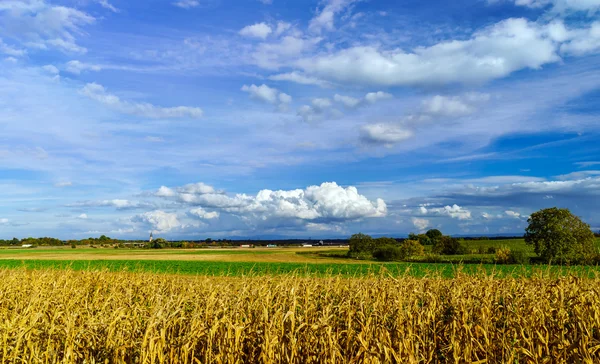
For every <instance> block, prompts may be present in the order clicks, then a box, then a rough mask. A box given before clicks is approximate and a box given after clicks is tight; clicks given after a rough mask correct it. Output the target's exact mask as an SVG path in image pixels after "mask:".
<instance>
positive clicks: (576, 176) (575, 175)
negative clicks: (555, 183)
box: [556, 170, 600, 181]
mask: <svg viewBox="0 0 600 364" xmlns="http://www.w3.org/2000/svg"><path fill="white" fill-rule="evenodd" d="M593 176H600V171H597V170H590V171H578V172H572V173H568V174H561V175H560V176H556V178H557V179H558V180H561V181H567V180H581V179H585V178H587V177H593Z"/></svg>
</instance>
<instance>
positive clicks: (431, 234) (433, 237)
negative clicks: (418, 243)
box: [425, 229, 443, 242]
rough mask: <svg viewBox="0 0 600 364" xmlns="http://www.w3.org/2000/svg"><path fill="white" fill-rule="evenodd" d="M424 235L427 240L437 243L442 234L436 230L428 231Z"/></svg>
mask: <svg viewBox="0 0 600 364" xmlns="http://www.w3.org/2000/svg"><path fill="white" fill-rule="evenodd" d="M425 235H427V237H428V238H429V240H431V241H433V242H436V241H438V240H439V239H441V237H442V236H443V234H442V232H441V231H439V230H438V229H430V230H428V231H427V232H426V233H425Z"/></svg>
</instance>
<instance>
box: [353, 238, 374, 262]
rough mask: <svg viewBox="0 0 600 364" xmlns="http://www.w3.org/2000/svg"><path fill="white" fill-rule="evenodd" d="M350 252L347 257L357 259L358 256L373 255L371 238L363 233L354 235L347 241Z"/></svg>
mask: <svg viewBox="0 0 600 364" xmlns="http://www.w3.org/2000/svg"><path fill="white" fill-rule="evenodd" d="M349 245H350V250H349V251H348V255H350V256H353V257H357V256H359V255H366V254H368V255H370V254H372V253H373V250H374V249H373V246H374V242H373V238H372V237H371V236H370V235H365V234H363V233H358V234H354V235H352V236H351V237H350V241H349Z"/></svg>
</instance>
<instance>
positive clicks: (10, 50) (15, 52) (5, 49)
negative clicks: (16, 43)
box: [0, 38, 27, 57]
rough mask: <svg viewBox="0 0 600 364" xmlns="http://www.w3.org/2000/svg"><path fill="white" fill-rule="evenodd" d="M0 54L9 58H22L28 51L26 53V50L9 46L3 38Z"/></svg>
mask: <svg viewBox="0 0 600 364" xmlns="http://www.w3.org/2000/svg"><path fill="white" fill-rule="evenodd" d="M0 53H3V54H6V55H7V56H13V57H22V56H24V55H25V54H27V51H25V50H24V49H18V48H14V47H11V46H9V45H8V44H6V43H4V41H3V40H2V38H0Z"/></svg>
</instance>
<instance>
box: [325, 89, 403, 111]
mask: <svg viewBox="0 0 600 364" xmlns="http://www.w3.org/2000/svg"><path fill="white" fill-rule="evenodd" d="M391 98H393V96H392V95H391V94H388V93H387V92H383V91H377V92H369V93H368V94H366V95H365V97H364V98H360V99H359V98H355V97H351V96H344V95H338V94H335V95H334V97H333V99H334V100H335V101H336V102H339V103H341V104H343V105H344V106H345V107H346V108H348V109H355V108H357V107H359V106H364V105H366V104H374V103H376V102H378V101H381V100H387V99H391Z"/></svg>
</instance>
